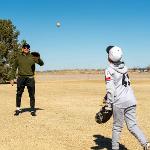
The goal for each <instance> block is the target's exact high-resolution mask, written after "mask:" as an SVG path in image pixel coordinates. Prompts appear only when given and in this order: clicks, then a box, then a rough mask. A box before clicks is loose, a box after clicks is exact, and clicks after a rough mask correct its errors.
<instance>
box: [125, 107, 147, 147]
mask: <svg viewBox="0 0 150 150" xmlns="http://www.w3.org/2000/svg"><path fill="white" fill-rule="evenodd" d="M125 122H126V124H127V127H128V130H129V131H130V132H131V133H132V134H133V135H134V136H135V137H136V138H137V139H138V141H139V142H140V143H141V145H142V146H143V147H144V146H145V145H146V143H147V142H148V141H147V139H146V138H145V136H144V134H143V132H142V131H141V130H140V129H139V127H138V126H137V123H136V106H132V107H129V108H126V109H125Z"/></svg>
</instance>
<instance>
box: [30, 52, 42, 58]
mask: <svg viewBox="0 0 150 150" xmlns="http://www.w3.org/2000/svg"><path fill="white" fill-rule="evenodd" d="M31 55H32V56H33V57H40V53H38V52H31Z"/></svg>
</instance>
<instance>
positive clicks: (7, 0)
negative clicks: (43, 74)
mask: <svg viewBox="0 0 150 150" xmlns="http://www.w3.org/2000/svg"><path fill="white" fill-rule="evenodd" d="M149 16H150V1H149V0H37V1H35V0H0V18H1V19H11V20H12V22H13V24H14V25H15V26H16V28H17V29H18V30H19V31H20V35H19V41H21V40H22V39H26V40H27V42H28V43H29V44H30V45H31V50H32V51H39V52H40V53H41V56H42V58H43V60H44V61H45V66H44V67H42V70H53V69H75V68H79V69H80V68H96V69H97V68H105V67H106V66H107V64H108V63H107V54H106V52H105V49H106V47H107V46H108V45H117V46H120V47H121V48H122V49H123V52H124V60H125V62H126V64H127V66H128V67H138V66H139V67H145V66H148V65H150V61H149V60H150V59H149V58H150V48H149V47H150V46H149V45H150V19H149ZM57 20H59V21H60V22H61V27H60V28H57V27H56V21H57ZM37 69H40V68H39V67H37Z"/></svg>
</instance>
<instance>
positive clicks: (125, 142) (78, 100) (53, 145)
mask: <svg viewBox="0 0 150 150" xmlns="http://www.w3.org/2000/svg"><path fill="white" fill-rule="evenodd" d="M130 78H131V80H132V82H131V83H132V87H133V89H134V92H135V95H136V97H137V101H138V106H137V120H138V124H139V126H140V128H141V129H142V130H143V132H144V133H145V134H146V136H147V137H148V138H150V113H149V110H150V109H149V106H150V74H149V73H144V74H140V73H139V74H138V73H135V74H130ZM104 94H105V83H104V76H103V75H97V74H95V75H94V74H93V75H92V74H84V75H78V74H76V75H51V74H40V75H36V109H37V116H36V117H32V116H31V115H30V112H29V110H28V108H29V97H28V93H27V89H25V92H24V94H23V98H22V108H23V110H24V112H23V113H22V114H21V115H20V116H18V117H16V116H14V115H13V114H14V110H15V95H16V85H14V86H13V87H12V86H10V85H9V84H6V85H0V107H1V109H0V114H1V117H0V150H31V149H32V150H90V149H91V150H99V149H105V150H106V149H110V146H111V133H112V118H111V120H110V121H109V122H108V123H106V124H104V125H99V124H97V123H96V122H95V120H94V116H95V113H96V112H97V111H98V110H99V107H100V106H99V105H100V104H101V99H102V98H103V96H104ZM120 146H121V147H122V149H125V148H127V149H129V150H140V149H141V150H142V148H141V146H140V145H139V143H138V142H137V140H136V139H135V138H134V137H133V136H132V135H131V134H130V133H129V131H128V130H127V128H126V127H125V126H124V128H123V131H122V134H121V139H120Z"/></svg>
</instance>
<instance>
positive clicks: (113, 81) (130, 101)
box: [105, 62, 136, 108]
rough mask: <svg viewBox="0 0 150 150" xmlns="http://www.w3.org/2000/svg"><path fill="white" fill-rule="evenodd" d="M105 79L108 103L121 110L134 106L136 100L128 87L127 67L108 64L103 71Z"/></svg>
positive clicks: (119, 64)
mask: <svg viewBox="0 0 150 150" xmlns="http://www.w3.org/2000/svg"><path fill="white" fill-rule="evenodd" d="M105 79H106V90H107V96H108V100H109V101H110V103H113V104H114V105H118V106H119V107H121V108H126V107H129V106H133V105H136V99H135V96H134V94H133V91H132V88H131V86H130V80H129V76H128V73H127V67H126V66H125V64H124V63H123V62H119V63H118V64H110V66H109V67H108V68H107V69H106V70H105ZM109 93H110V94H109ZM112 93H113V94H112ZM111 95H113V97H112V96H111Z"/></svg>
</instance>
